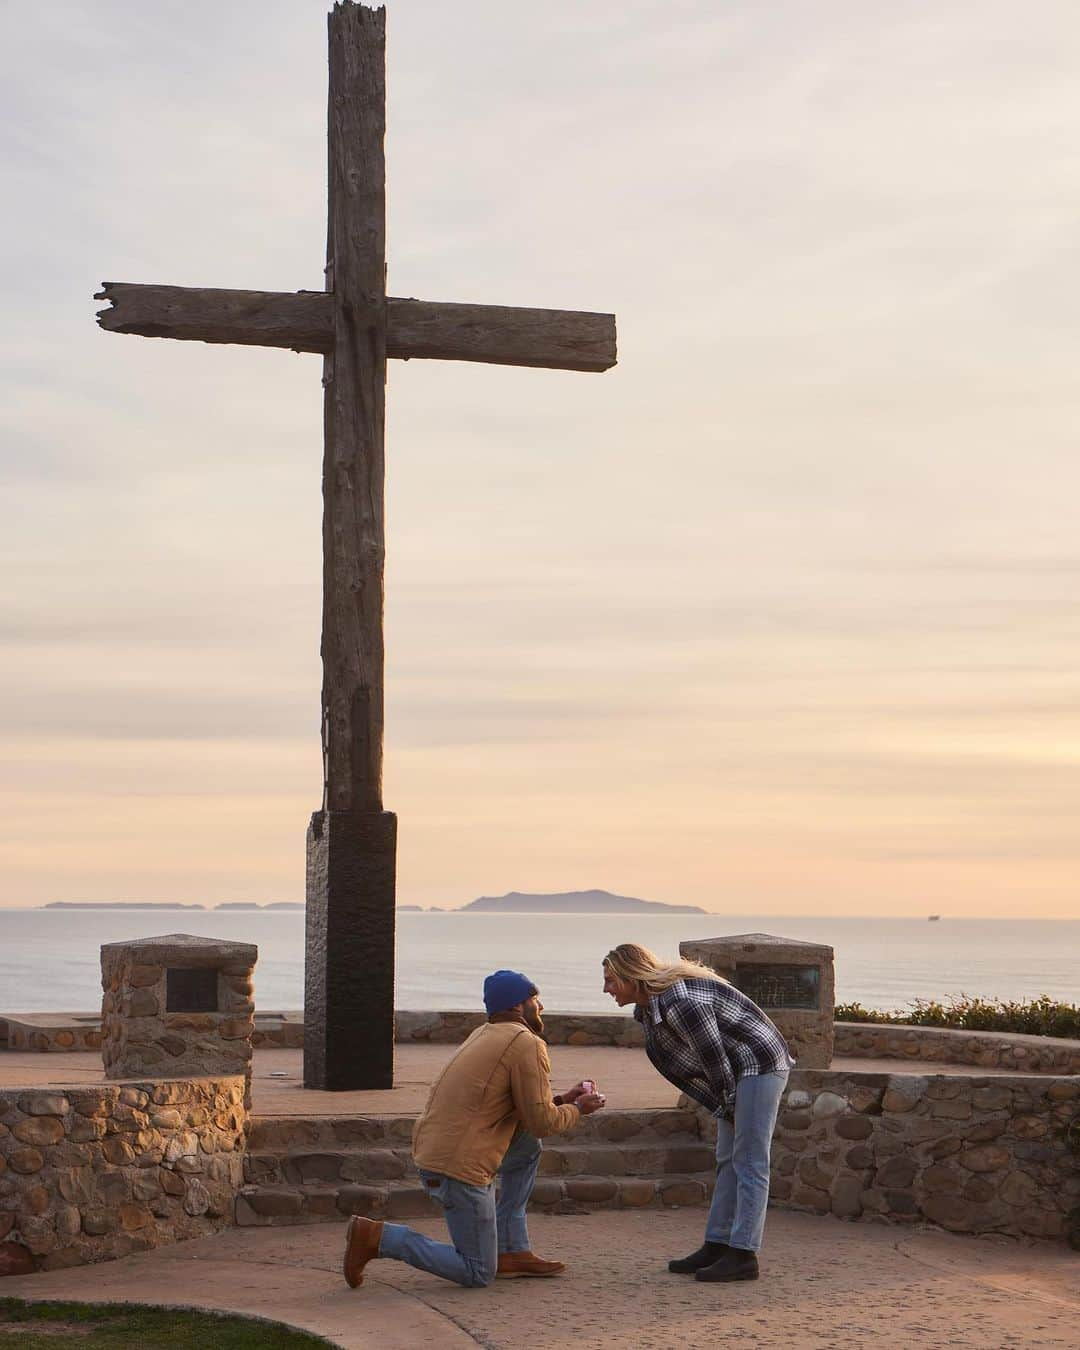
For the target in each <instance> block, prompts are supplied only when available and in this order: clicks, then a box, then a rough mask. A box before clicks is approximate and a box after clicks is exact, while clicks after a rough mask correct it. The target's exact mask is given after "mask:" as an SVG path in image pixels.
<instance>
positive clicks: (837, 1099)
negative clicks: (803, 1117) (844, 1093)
mask: <svg viewBox="0 0 1080 1350" xmlns="http://www.w3.org/2000/svg"><path fill="white" fill-rule="evenodd" d="M810 1110H811V1112H812V1113H813V1115H814V1117H815V1118H817V1119H821V1118H822V1117H823V1116H838V1115H839V1114H840V1112H841V1111H846V1110H847V1098H846V1097H841V1096H840V1095H839V1094H838V1093H836V1092H819V1093H818V1095H817V1097H816V1098H815V1100H814V1104H813V1106H812V1107H811V1108H810Z"/></svg>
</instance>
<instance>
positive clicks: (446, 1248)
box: [345, 970, 604, 1289]
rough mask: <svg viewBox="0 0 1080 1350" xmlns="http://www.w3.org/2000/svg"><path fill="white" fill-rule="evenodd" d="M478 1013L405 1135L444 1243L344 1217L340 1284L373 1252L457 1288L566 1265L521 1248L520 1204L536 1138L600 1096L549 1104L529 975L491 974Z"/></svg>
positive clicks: (351, 1280)
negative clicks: (482, 1018) (445, 1234)
mask: <svg viewBox="0 0 1080 1350" xmlns="http://www.w3.org/2000/svg"><path fill="white" fill-rule="evenodd" d="M484 1007H485V1008H486V1009H487V1013H488V1020H487V1022H486V1023H485V1024H484V1025H483V1026H481V1027H477V1029H476V1030H475V1031H474V1032H473V1033H472V1035H471V1036H470V1037H469V1038H468V1040H467V1041H465V1042H464V1044H463V1045H462V1046H461V1048H460V1050H458V1052H457V1054H455V1055H454V1057H453V1058H452V1059H451V1060H450V1062H449V1063H448V1064H447V1066H446V1068H445V1069H444V1070H443V1071H442V1073H441V1074H440V1075H439V1077H438V1078H437V1079H436V1081H435V1085H434V1086H433V1087H432V1089H431V1096H430V1097H429V1098H428V1103H427V1106H426V1107H425V1108H424V1112H423V1114H422V1115H421V1117H420V1119H419V1120H418V1121H417V1122H416V1127H415V1129H414V1130H413V1160H414V1161H415V1163H416V1167H417V1171H418V1172H419V1173H420V1180H421V1181H422V1183H423V1185H424V1187H425V1189H426V1190H427V1192H428V1194H429V1195H430V1196H431V1197H432V1199H434V1200H436V1201H438V1203H439V1204H440V1205H441V1206H442V1208H443V1212H444V1214H445V1216H446V1226H447V1228H449V1230H450V1238H451V1243H452V1245H451V1243H446V1242H436V1241H435V1240H434V1239H433V1238H427V1237H424V1236H423V1235H422V1234H420V1233H416V1232H414V1231H413V1230H412V1229H411V1228H408V1227H406V1225H405V1224H401V1223H388V1222H386V1223H384V1222H382V1221H381V1220H380V1221H376V1220H374V1219H366V1218H363V1217H362V1216H360V1215H355V1216H354V1217H353V1218H352V1219H350V1220H349V1228H348V1238H347V1240H346V1244H345V1279H346V1282H347V1283H348V1284H349V1285H350V1287H352V1288H354V1289H355V1287H356V1286H357V1285H358V1284H360V1283H362V1281H363V1278H364V1267H365V1266H366V1265H367V1263H368V1262H369V1261H371V1260H373V1259H374V1258H375V1257H380V1256H381V1257H390V1258H391V1259H393V1260H396V1261H406V1262H408V1264H409V1265H410V1266H417V1267H418V1268H419V1269H420V1270H429V1271H431V1272H432V1274H434V1275H441V1276H442V1277H443V1278H444V1279H447V1280H454V1281H455V1282H456V1283H457V1284H463V1285H468V1286H481V1285H487V1284H490V1283H491V1282H492V1280H493V1279H494V1278H495V1277H496V1275H506V1276H513V1275H558V1274H559V1273H560V1271H562V1270H564V1269H565V1267H564V1266H563V1264H562V1262H561V1261H542V1260H541V1259H540V1258H539V1257H538V1256H534V1255H533V1253H532V1252H531V1251H530V1249H529V1230H528V1227H527V1225H526V1220H525V1207H526V1205H527V1204H528V1203H529V1196H530V1195H531V1194H532V1189H533V1183H534V1182H535V1181H536V1172H537V1168H538V1167H539V1165H540V1139H541V1138H543V1137H544V1136H545V1135H551V1134H564V1133H565V1132H566V1131H567V1130H572V1129H573V1128H574V1126H575V1125H576V1124H577V1122H578V1121H579V1120H580V1119H581V1117H582V1116H584V1115H590V1114H591V1113H592V1112H593V1111H597V1110H599V1109H600V1107H601V1106H603V1104H604V1099H603V1098H602V1097H600V1096H598V1095H597V1094H596V1093H595V1092H586V1090H585V1087H584V1086H583V1084H581V1083H578V1084H577V1085H576V1086H575V1087H573V1088H571V1089H570V1090H569V1091H568V1092H564V1093H563V1094H562V1095H561V1096H556V1097H554V1098H553V1097H552V1093H551V1081H550V1075H551V1063H550V1060H549V1059H548V1053H547V1046H546V1045H545V1044H544V1042H543V1041H542V1040H541V1039H540V1033H541V1032H542V1031H543V1029H544V1024H543V1022H542V1021H541V1018H540V1014H541V1013H542V1012H543V1009H544V1005H543V1004H542V1003H541V1002H540V995H539V992H538V990H537V988H536V985H534V984H533V983H532V981H531V980H529V979H527V978H526V977H525V976H524V975H522V974H520V973H519V972H518V971H516V970H497V971H496V972H495V973H494V975H489V976H488V977H487V979H486V980H485V981H484ZM496 1173H498V1177H499V1196H498V1200H496V1198H495V1175H496Z"/></svg>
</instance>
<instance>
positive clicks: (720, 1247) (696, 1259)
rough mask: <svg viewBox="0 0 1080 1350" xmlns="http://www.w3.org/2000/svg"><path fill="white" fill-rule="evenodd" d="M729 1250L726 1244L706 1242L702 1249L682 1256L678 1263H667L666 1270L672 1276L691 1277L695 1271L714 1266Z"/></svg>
mask: <svg viewBox="0 0 1080 1350" xmlns="http://www.w3.org/2000/svg"><path fill="white" fill-rule="evenodd" d="M730 1250H731V1248H730V1247H729V1246H728V1245H727V1243H726V1242H709V1241H708V1240H706V1242H705V1245H704V1247H699V1248H698V1249H697V1251H696V1252H694V1253H693V1254H692V1255H690V1256H684V1257H683V1258H682V1260H680V1261H669V1262H668V1263H667V1268H668V1270H670V1271H671V1273H672V1274H673V1275H693V1273H694V1271H695V1270H703V1269H704V1268H705V1267H706V1266H711V1265H715V1264H716V1262H717V1261H719V1259H720V1258H721V1257H722V1256H723V1255H724V1253H725V1252H729V1251H730Z"/></svg>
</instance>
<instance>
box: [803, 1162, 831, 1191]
mask: <svg viewBox="0 0 1080 1350" xmlns="http://www.w3.org/2000/svg"><path fill="white" fill-rule="evenodd" d="M798 1172H799V1177H800V1178H801V1179H802V1180H803V1181H805V1182H806V1184H807V1185H808V1186H813V1187H814V1188H815V1190H819V1191H827V1190H829V1188H830V1187H831V1186H832V1175H831V1174H830V1173H829V1172H825V1171H823V1170H822V1169H821V1168H820V1167H819V1166H818V1164H817V1160H816V1159H814V1158H803V1159H802V1161H801V1162H800V1163H799V1167H798Z"/></svg>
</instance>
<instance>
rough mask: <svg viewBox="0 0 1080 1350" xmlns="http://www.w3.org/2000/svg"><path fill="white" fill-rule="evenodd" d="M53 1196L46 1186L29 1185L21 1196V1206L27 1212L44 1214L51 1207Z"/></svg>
mask: <svg viewBox="0 0 1080 1350" xmlns="http://www.w3.org/2000/svg"><path fill="white" fill-rule="evenodd" d="M51 1200H52V1197H51V1196H50V1195H49V1192H48V1189H47V1188H46V1187H44V1186H28V1187H27V1188H26V1190H24V1191H23V1193H22V1196H21V1201H22V1203H21V1204H20V1206H19V1208H20V1209H21V1210H22V1211H23V1213H25V1214H35V1215H36V1214H44V1213H45V1211H46V1210H47V1209H48V1208H49V1205H50V1203H51Z"/></svg>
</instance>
